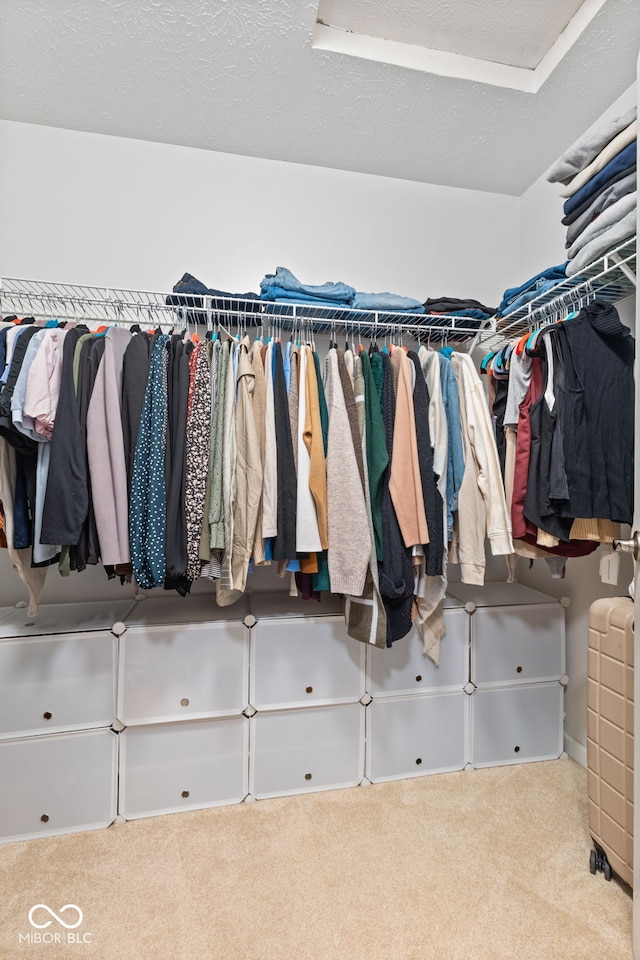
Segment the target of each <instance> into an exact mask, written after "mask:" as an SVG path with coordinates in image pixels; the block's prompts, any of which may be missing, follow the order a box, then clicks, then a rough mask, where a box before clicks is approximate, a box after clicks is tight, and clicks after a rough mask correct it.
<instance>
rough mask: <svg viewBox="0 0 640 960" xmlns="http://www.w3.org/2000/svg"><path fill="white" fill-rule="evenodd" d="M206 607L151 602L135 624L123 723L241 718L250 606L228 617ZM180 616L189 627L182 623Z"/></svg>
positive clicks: (124, 647)
mask: <svg viewBox="0 0 640 960" xmlns="http://www.w3.org/2000/svg"><path fill="white" fill-rule="evenodd" d="M194 599H195V598H194ZM202 599H203V598H202V597H199V598H198V600H199V601H201V600H202ZM206 600H207V601H208V602H207V603H206V604H202V603H194V605H193V610H192V609H191V608H190V606H189V602H188V601H187V602H186V603H184V604H183V603H180V604H179V605H177V604H176V603H175V601H172V600H168V601H167V600H155V599H151V600H144V601H141V602H140V603H138V604H137V605H136V607H135V609H134V610H133V611H132V613H131V614H130V616H129V617H128V618H127V621H126V626H127V630H126V632H125V633H124V634H123V635H122V637H121V638H120V657H119V668H118V719H119V720H120V721H121V722H122V723H123V724H124V725H125V726H130V725H134V724H148V723H157V722H167V721H172V720H186V719H192V720H193V719H200V718H205V717H223V716H238V715H239V714H241V713H242V711H243V710H244V708H245V707H246V705H247V702H248V700H247V697H248V668H249V642H248V636H247V631H246V629H245V627H244V626H243V624H242V618H243V616H244V615H245V612H246V607H245V605H244V604H239V606H238V609H237V610H236V608H235V607H233V608H231V609H230V610H228V611H226V610H223V609H221V608H219V607H216V605H215V600H214V598H213V597H207V598H206ZM225 614H226V616H227V617H229V619H222V618H223V617H224V616H225ZM179 616H181V617H182V618H184V621H186V622H181V623H176V622H175V618H176V617H179ZM172 618H174V619H173V620H172ZM199 618H202V619H199Z"/></svg>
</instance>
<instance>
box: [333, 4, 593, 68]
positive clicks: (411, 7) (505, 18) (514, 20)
mask: <svg viewBox="0 0 640 960" xmlns="http://www.w3.org/2000/svg"><path fill="white" fill-rule="evenodd" d="M581 6H582V0H517V2H513V0H493V2H490V3H478V0H455V2H452V0H429V2H428V3H424V2H423V0H395V2H394V3H388V2H387V0H320V3H319V5H318V19H319V20H320V21H321V22H322V23H325V24H327V25H330V26H332V27H339V28H340V29H342V30H349V31H352V32H353V33H361V34H365V35H367V36H371V37H381V38H383V39H385V40H397V41H398V42H399V43H411V44H417V45H419V46H421V47H431V48H432V49H434V50H447V51H449V52H451V53H459V54H462V55H464V56H467V57H477V58H479V59H481V60H492V61H494V62H496V63H508V64H512V65H513V66H516V67H528V68H530V69H533V68H534V67H536V66H537V65H538V63H539V62H540V61H541V60H542V58H543V57H544V55H545V53H547V52H548V51H549V50H550V49H551V47H552V46H553V44H554V43H555V41H556V40H557V38H558V37H559V36H560V34H561V33H562V31H563V30H564V28H565V27H566V25H567V24H568V23H569V21H570V20H571V18H572V16H573V15H574V13H575V12H576V10H578V8H579V7H581Z"/></svg>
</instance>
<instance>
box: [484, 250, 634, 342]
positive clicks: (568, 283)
mask: <svg viewBox="0 0 640 960" xmlns="http://www.w3.org/2000/svg"><path fill="white" fill-rule="evenodd" d="M635 292H636V237H635V236H634V237H630V238H629V239H628V240H625V241H624V242H623V243H621V244H619V245H618V246H617V247H614V248H612V249H611V250H608V251H607V252H606V253H605V254H604V255H603V256H602V257H600V258H599V259H598V260H595V261H594V262H593V263H592V264H590V265H589V266H588V267H586V268H585V269H584V270H583V271H582V272H581V274H580V276H577V277H571V278H568V279H567V280H563V281H562V283H559V284H558V285H557V286H555V287H552V288H551V290H547V291H545V292H544V293H541V294H540V295H539V296H538V297H535V298H534V299H533V300H530V301H529V303H527V304H525V306H523V307H520V309H518V310H514V311H513V313H510V314H508V315H507V316H506V317H502V318H498V319H497V321H496V333H497V334H498V335H499V337H500V339H505V338H508V339H513V338H515V337H518V336H519V335H521V334H523V333H525V332H526V331H527V330H528V329H533V328H534V327H537V326H540V324H543V323H549V322H550V321H552V320H554V319H557V318H558V317H559V316H562V315H564V314H566V312H567V310H575V309H579V308H580V307H581V306H582V305H584V303H585V302H588V301H590V300H593V299H594V298H595V297H597V298H598V300H605V301H607V302H608V303H616V302H618V301H620V300H625V299H626V298H627V297H631V296H633V295H634V294H635ZM482 339H483V340H484V339H485V337H484V336H483V337H482Z"/></svg>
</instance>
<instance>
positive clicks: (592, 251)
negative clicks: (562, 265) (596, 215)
mask: <svg viewBox="0 0 640 960" xmlns="http://www.w3.org/2000/svg"><path fill="white" fill-rule="evenodd" d="M635 232H636V208H635V206H634V208H633V210H630V211H629V213H627V215H626V216H625V217H623V218H622V220H618V221H617V222H616V223H614V224H612V226H611V227H609V229H608V230H605V231H604V233H601V234H600V235H599V236H597V237H595V239H593V240H591V241H590V242H589V243H587V244H585V246H584V247H583V248H582V250H580V252H579V253H578V255H577V256H576V257H575V258H574V259H573V260H569V262H568V264H567V276H568V277H575V276H576V275H577V274H579V273H580V271H581V270H584V268H585V267H587V266H588V265H589V264H590V263H593V262H594V260H599V259H600V257H603V256H604V255H605V254H606V253H608V252H609V251H610V250H613V249H615V247H617V246H619V245H620V244H621V243H622V241H623V240H626V239H628V237H632V236H633V235H634V234H635Z"/></svg>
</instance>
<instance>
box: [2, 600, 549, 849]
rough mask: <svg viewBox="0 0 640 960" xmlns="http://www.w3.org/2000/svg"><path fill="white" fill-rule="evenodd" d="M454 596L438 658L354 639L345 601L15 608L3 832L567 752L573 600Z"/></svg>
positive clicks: (405, 644) (412, 639)
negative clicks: (568, 629)
mask: <svg viewBox="0 0 640 960" xmlns="http://www.w3.org/2000/svg"><path fill="white" fill-rule="evenodd" d="M443 606H444V619H445V624H446V628H447V632H446V635H445V636H444V637H443V639H442V641H441V645H440V663H439V665H438V666H435V665H434V664H433V662H432V661H431V660H430V659H429V658H428V657H426V656H425V654H424V653H423V646H422V639H421V637H420V635H419V633H418V632H417V631H416V630H412V631H411V633H410V634H409V636H407V637H404V638H403V639H402V640H399V641H397V642H396V643H395V644H394V645H393V646H392V647H391V648H389V649H386V650H379V649H377V648H375V647H371V646H368V645H366V644H361V643H359V642H358V641H356V640H353V639H352V638H350V637H349V636H348V635H347V631H346V627H345V623H344V619H343V616H342V601H341V599H340V598H339V597H327V598H324V599H323V601H322V603H317V602H314V601H304V600H299V599H290V598H289V597H287V596H286V595H284V594H283V593H281V592H277V593H271V594H256V595H248V596H246V597H244V598H242V600H241V601H239V602H238V603H237V604H234V605H232V606H231V607H227V608H220V607H218V606H217V604H216V602H215V598H214V597H213V595H212V594H211V593H209V594H201V595H194V596H192V597H189V598H185V599H182V598H179V597H177V596H169V597H166V596H164V597H158V596H154V597H151V598H149V599H142V600H138V601H136V600H134V599H131V600H123V601H121V602H118V603H115V604H114V603H111V604H98V603H81V604H60V605H48V606H43V607H42V608H41V609H40V612H39V615H38V617H37V618H36V619H34V620H28V619H27V614H26V611H25V610H24V609H14V608H1V609H0V772H1V775H0V842H1V841H8V840H17V839H26V838H31V837H38V836H46V835H51V834H57V833H69V832H73V831H77V830H85V829H91V828H95V827H104V826H107V825H108V824H109V823H111V822H113V819H114V818H115V816H116V814H117V813H118V812H119V813H120V814H121V815H122V816H123V817H125V818H126V819H135V818H138V817H146V816H152V815H157V814H164V813H173V812H177V811H181V810H193V809H198V808H203V807H211V806H216V805H221V804H231V803H239V802H241V801H242V800H243V799H245V798H248V799H251V798H252V797H253V798H265V797H276V796H285V795H289V794H296V793H304V792H309V791H317V790H328V789H334V788H338V787H348V786H356V785H358V784H360V783H362V781H363V780H364V779H365V777H366V778H367V779H368V780H370V781H374V782H378V781H385V780H393V779H399V778H404V777H415V776H421V775H425V774H430V773H440V772H445V771H450V770H460V769H463V768H464V767H465V766H466V765H468V764H471V765H473V766H490V765H496V764H504V763H520V762H523V761H526V760H540V759H549V758H551V757H557V756H559V754H560V753H561V752H562V719H563V683H564V682H566V678H565V677H564V670H565V660H564V611H563V608H562V605H561V604H560V603H559V602H558V601H555V600H553V599H552V598H550V597H546V596H544V595H542V594H539V593H537V592H536V591H533V590H529V589H528V588H526V587H522V586H520V585H519V584H511V585H510V584H487V585H486V586H485V587H470V586H466V585H455V584H454V585H451V587H450V595H449V596H448V597H447V598H446V599H445V601H444V604H443ZM118 784H119V786H118Z"/></svg>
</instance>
